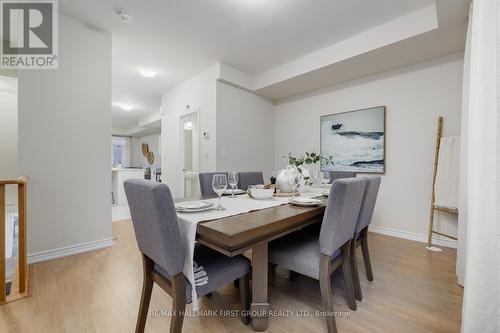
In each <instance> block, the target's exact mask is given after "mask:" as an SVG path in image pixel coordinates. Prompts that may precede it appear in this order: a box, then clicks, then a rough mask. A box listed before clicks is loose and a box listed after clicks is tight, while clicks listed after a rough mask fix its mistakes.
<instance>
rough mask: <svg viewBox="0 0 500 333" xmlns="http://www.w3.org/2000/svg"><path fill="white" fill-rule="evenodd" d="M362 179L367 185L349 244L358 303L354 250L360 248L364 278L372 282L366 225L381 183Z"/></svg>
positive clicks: (375, 179) (359, 296) (367, 178)
mask: <svg viewBox="0 0 500 333" xmlns="http://www.w3.org/2000/svg"><path fill="white" fill-rule="evenodd" d="M363 178H365V179H366V180H367V183H366V188H365V193H364V195H363V201H362V202H361V209H360V211H359V216H358V221H357V223H356V230H355V234H354V238H353V240H352V242H351V265H352V280H353V284H354V294H355V297H356V299H357V300H358V301H361V300H362V299H363V295H362V293H361V285H360V282H359V274H358V265H357V263H356V249H357V248H358V247H359V246H361V252H362V253H363V262H364V264H365V270H366V277H367V279H368V281H373V272H372V264H371V261H370V253H369V251H368V225H369V224H370V223H371V221H372V217H373V210H374V209H375V202H376V201H377V196H378V190H379V188H380V181H381V177H380V176H376V177H363Z"/></svg>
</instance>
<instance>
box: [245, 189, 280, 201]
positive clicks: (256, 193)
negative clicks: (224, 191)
mask: <svg viewBox="0 0 500 333" xmlns="http://www.w3.org/2000/svg"><path fill="white" fill-rule="evenodd" d="M273 194H274V188H269V189H266V188H255V187H252V188H250V196H251V197H252V198H254V199H257V200H266V199H271V198H272V197H273Z"/></svg>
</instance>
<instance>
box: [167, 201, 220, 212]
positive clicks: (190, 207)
mask: <svg viewBox="0 0 500 333" xmlns="http://www.w3.org/2000/svg"><path fill="white" fill-rule="evenodd" d="M213 205H214V204H213V203H211V202H206V201H184V202H179V203H177V204H175V209H176V210H177V211H178V212H180V213H197V212H204V211H206V210H209V209H212V207H213Z"/></svg>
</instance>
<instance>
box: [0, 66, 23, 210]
mask: <svg viewBox="0 0 500 333" xmlns="http://www.w3.org/2000/svg"><path fill="white" fill-rule="evenodd" d="M19 176H20V174H19V167H18V157H17V79H16V78H12V77H6V76H0V178H17V177H19ZM5 199H6V204H7V206H8V207H7V211H11V208H12V209H14V208H15V207H13V206H15V205H16V204H17V189H16V186H14V185H8V186H6V198H5Z"/></svg>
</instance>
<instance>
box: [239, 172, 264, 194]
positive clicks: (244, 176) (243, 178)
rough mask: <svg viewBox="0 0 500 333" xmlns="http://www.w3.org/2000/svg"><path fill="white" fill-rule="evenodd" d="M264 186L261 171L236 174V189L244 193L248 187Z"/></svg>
mask: <svg viewBox="0 0 500 333" xmlns="http://www.w3.org/2000/svg"><path fill="white" fill-rule="evenodd" d="M260 184H264V175H263V174H262V171H250V172H238V188H240V189H242V190H244V191H246V190H247V189H248V186H250V185H260Z"/></svg>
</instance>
